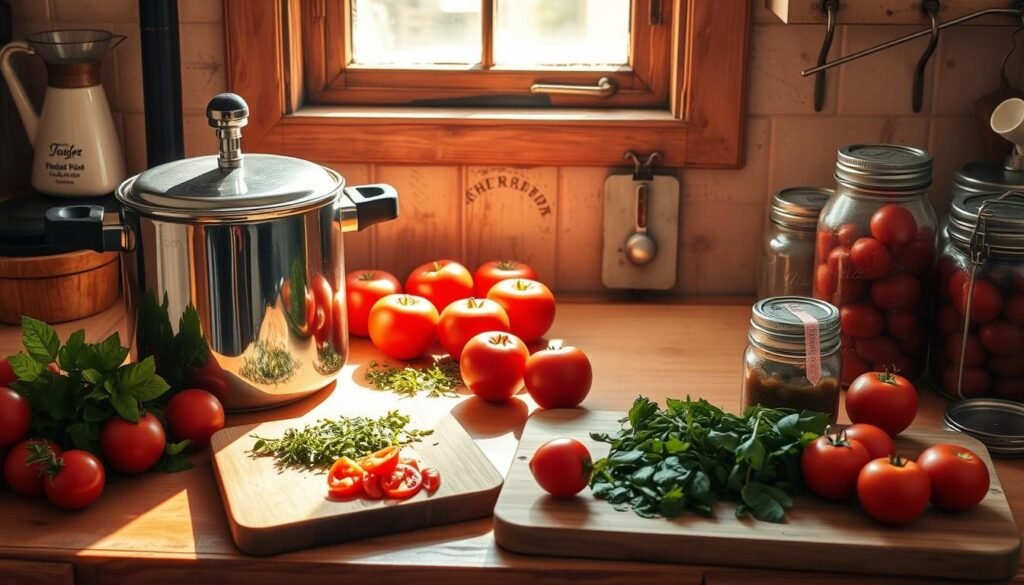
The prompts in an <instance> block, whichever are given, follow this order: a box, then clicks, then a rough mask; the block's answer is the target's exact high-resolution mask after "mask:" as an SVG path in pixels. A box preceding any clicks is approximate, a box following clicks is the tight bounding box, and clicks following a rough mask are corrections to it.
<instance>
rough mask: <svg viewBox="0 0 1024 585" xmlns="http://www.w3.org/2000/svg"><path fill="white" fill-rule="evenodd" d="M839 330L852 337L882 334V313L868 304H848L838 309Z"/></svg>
mask: <svg viewBox="0 0 1024 585" xmlns="http://www.w3.org/2000/svg"><path fill="white" fill-rule="evenodd" d="M839 323H840V329H841V330H842V332H843V333H846V334H847V335H852V336H853V337H876V336H878V335H880V334H881V333H882V328H883V327H884V321H883V320H882V313H881V311H879V310H878V309H876V308H875V307H874V305H871V304H868V303H850V304H849V305H843V306H842V307H840V309H839Z"/></svg>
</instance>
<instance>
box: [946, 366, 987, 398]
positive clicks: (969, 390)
mask: <svg viewBox="0 0 1024 585" xmlns="http://www.w3.org/2000/svg"><path fill="white" fill-rule="evenodd" d="M956 380H957V366H956V365H954V364H949V365H947V366H946V367H945V368H943V369H942V390H943V391H945V392H946V394H948V395H950V396H958V397H961V398H978V397H981V396H987V395H988V393H989V391H990V390H991V389H992V375H991V374H989V373H988V370H986V369H985V368H983V367H980V366H967V367H965V368H964V374H963V387H962V388H961V389H960V391H959V392H958V391H957V382H956Z"/></svg>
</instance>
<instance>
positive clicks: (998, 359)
mask: <svg viewBox="0 0 1024 585" xmlns="http://www.w3.org/2000/svg"><path fill="white" fill-rule="evenodd" d="M988 369H989V370H991V371H992V373H993V374H995V375H997V376H1002V377H1004V378H1016V377H1019V376H1024V360H1022V359H1020V358H1018V357H1016V356H1008V355H994V356H992V357H990V358H988Z"/></svg>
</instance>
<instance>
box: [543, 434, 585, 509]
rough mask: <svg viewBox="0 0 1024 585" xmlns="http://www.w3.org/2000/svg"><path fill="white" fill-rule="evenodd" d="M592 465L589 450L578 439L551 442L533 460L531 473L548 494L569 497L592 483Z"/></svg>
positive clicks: (544, 445)
mask: <svg viewBox="0 0 1024 585" xmlns="http://www.w3.org/2000/svg"><path fill="white" fill-rule="evenodd" d="M592 470H593V462H592V460H591V458H590V451H588V450H587V447H586V446H585V445H583V443H580V442H579V441H577V440H576V439H565V438H561V439H552V440H551V441H548V442H547V443H544V444H543V445H541V446H540V447H538V448H537V450H536V451H535V452H534V453H533V457H531V458H530V472H531V473H533V478H534V479H535V480H537V483H538V484H539V485H540V487H542V488H544V491H546V492H547V493H549V494H551V495H553V496H555V497H559V498H568V497H572V496H575V495H576V494H578V493H580V490H582V489H583V488H585V487H587V484H588V483H590V473H591V471H592Z"/></svg>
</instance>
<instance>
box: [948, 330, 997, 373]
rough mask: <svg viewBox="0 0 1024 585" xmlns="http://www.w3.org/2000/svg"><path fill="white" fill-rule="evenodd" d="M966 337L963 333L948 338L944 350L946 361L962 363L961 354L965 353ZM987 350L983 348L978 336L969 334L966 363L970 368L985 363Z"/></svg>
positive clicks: (965, 355)
mask: <svg viewBox="0 0 1024 585" xmlns="http://www.w3.org/2000/svg"><path fill="white" fill-rule="evenodd" d="M963 343H964V336H963V334H962V333H954V334H952V335H950V336H949V337H947V338H946V343H945V345H944V346H943V349H944V351H945V354H946V359H947V360H949V361H951V362H952V363H954V364H959V363H960V353H961V352H962V351H963ZM986 357H987V356H986V355H985V350H984V349H982V347H981V342H980V341H979V340H978V336H977V335H975V334H974V333H968V334H967V352H966V353H965V354H964V363H965V364H967V365H968V366H980V365H981V364H983V363H985V358H986Z"/></svg>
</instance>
